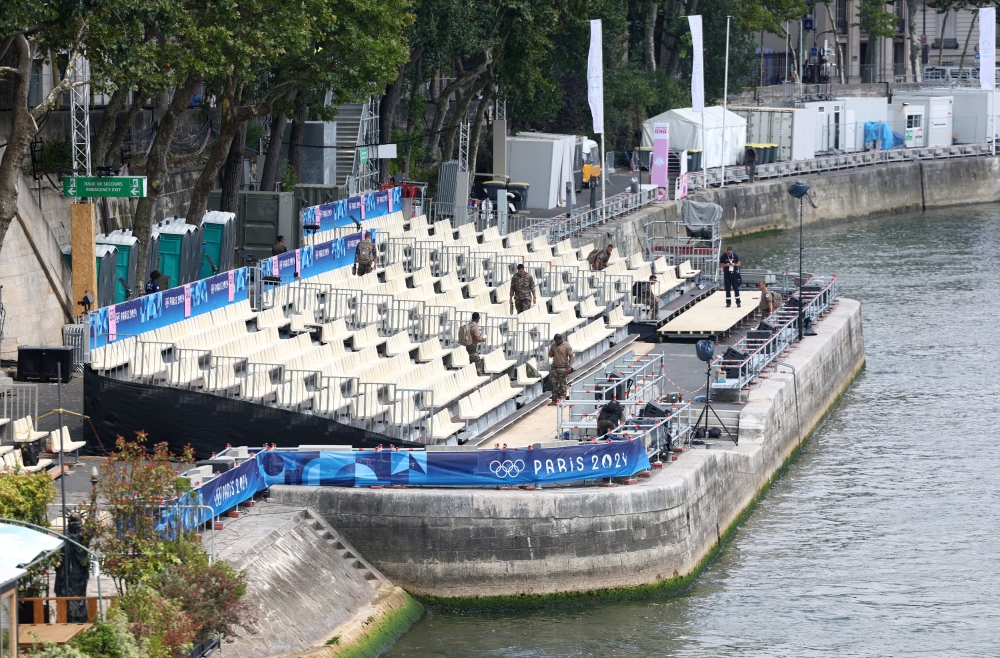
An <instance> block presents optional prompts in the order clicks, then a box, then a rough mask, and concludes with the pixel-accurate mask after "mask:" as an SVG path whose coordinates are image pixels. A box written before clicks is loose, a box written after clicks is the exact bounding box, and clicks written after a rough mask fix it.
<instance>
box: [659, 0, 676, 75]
mask: <svg viewBox="0 0 1000 658" xmlns="http://www.w3.org/2000/svg"><path fill="white" fill-rule="evenodd" d="M676 4H677V3H676V0H667V2H666V4H664V5H663V12H662V13H663V20H662V21H660V56H659V57H658V58H657V59H656V61H658V62H659V63H660V69H661V70H666V66H667V65H668V62H669V61H670V58H671V57H672V55H673V50H674V41H675V40H674V37H673V36H672V35H671V34H670V24H671V22H672V20H673V18H674V17H675V14H676V12H677V9H676Z"/></svg>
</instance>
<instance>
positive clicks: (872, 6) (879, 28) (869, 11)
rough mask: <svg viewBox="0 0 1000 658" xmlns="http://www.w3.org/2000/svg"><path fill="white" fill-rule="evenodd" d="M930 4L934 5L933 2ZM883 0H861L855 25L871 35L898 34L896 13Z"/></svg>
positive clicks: (888, 35)
mask: <svg viewBox="0 0 1000 658" xmlns="http://www.w3.org/2000/svg"><path fill="white" fill-rule="evenodd" d="M927 4H928V5H931V6H933V3H932V2H928V3H927ZM886 6H887V5H886V4H885V3H884V2H881V0H859V1H858V22H857V23H854V25H856V26H858V27H860V28H861V31H862V32H865V33H867V34H868V36H870V37H893V36H895V35H896V22H897V21H896V15H895V14H894V13H893V12H891V11H889V10H887V9H886Z"/></svg>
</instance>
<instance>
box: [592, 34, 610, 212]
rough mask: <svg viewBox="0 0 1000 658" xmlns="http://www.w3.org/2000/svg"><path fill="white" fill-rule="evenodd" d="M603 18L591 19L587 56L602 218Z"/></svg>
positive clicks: (604, 164)
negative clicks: (598, 140)
mask: <svg viewBox="0 0 1000 658" xmlns="http://www.w3.org/2000/svg"><path fill="white" fill-rule="evenodd" d="M602 44H603V38H602V36H601V20H600V19H597V20H592V21H590V54H589V56H588V58H587V101H588V102H589V104H590V114H591V116H592V117H593V119H594V132H595V133H601V220H602V221H606V220H607V218H608V207H607V206H608V198H607V191H606V190H607V188H606V185H605V179H606V178H607V176H606V174H607V168H608V156H607V154H606V153H605V151H604V49H603V45H602Z"/></svg>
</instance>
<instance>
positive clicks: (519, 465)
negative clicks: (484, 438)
mask: <svg viewBox="0 0 1000 658" xmlns="http://www.w3.org/2000/svg"><path fill="white" fill-rule="evenodd" d="M523 470H524V462H523V461H522V460H520V459H518V460H517V461H511V460H510V459H507V460H505V461H502V462H501V461H492V462H490V473H492V474H493V475H495V476H497V477H498V478H500V479H503V478H506V477H512V478H516V477H517V476H518V475H520V474H521V471H523Z"/></svg>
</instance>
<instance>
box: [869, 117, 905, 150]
mask: <svg viewBox="0 0 1000 658" xmlns="http://www.w3.org/2000/svg"><path fill="white" fill-rule="evenodd" d="M896 135H899V133H894V132H892V126H891V125H889V123H887V122H885V121H866V122H865V145H866V146H875V142H879V145H878V146H879V148H882V149H891V148H894V147H896V146H898V145H900V144H902V143H903V138H902V135H899V139H897V138H896Z"/></svg>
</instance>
